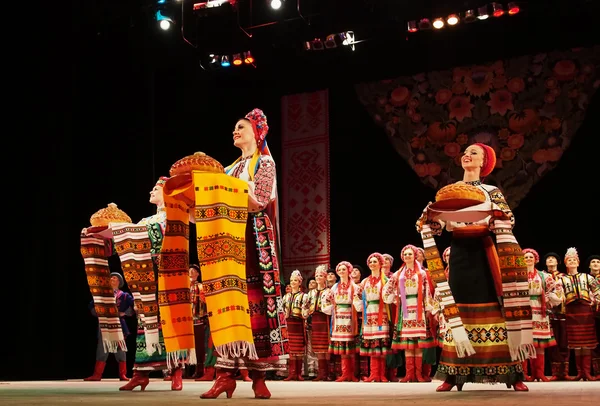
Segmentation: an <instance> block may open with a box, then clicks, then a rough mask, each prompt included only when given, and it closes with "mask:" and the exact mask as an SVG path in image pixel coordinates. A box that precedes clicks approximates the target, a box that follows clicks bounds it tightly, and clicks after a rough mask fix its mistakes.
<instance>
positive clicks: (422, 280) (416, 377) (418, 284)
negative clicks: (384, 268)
mask: <svg viewBox="0 0 600 406" xmlns="http://www.w3.org/2000/svg"><path fill="white" fill-rule="evenodd" d="M400 257H401V258H402V260H403V264H402V266H401V267H400V269H399V270H398V271H396V272H395V273H394V274H393V276H392V277H391V278H390V279H389V280H388V281H387V283H386V284H385V286H384V288H383V301H384V302H385V303H389V304H391V303H397V305H398V313H397V315H396V319H395V320H394V323H393V326H394V334H393V338H392V349H393V350H403V351H404V358H405V360H406V361H405V364H406V376H405V377H404V378H402V379H400V382H417V381H418V382H426V381H428V379H425V378H424V377H423V370H422V366H423V349H425V348H435V346H436V345H437V343H436V341H435V339H434V337H433V336H432V335H431V330H430V328H429V321H430V318H429V314H428V313H429V309H430V308H431V305H430V304H431V302H432V299H433V298H432V295H431V290H430V289H429V283H430V282H429V280H428V278H427V275H426V273H425V271H424V270H423V269H422V268H421V263H419V261H417V247H415V246H414V245H407V246H406V247H404V248H403V249H402V251H401V253H400ZM427 378H429V377H427Z"/></svg>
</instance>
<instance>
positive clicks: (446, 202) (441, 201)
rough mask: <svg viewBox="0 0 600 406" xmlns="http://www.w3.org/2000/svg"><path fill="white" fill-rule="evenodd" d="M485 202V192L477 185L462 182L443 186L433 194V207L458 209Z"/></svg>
mask: <svg viewBox="0 0 600 406" xmlns="http://www.w3.org/2000/svg"><path fill="white" fill-rule="evenodd" d="M484 202H485V193H484V192H483V190H481V189H480V188H478V187H477V186H472V185H469V184H466V183H463V182H457V183H453V184H451V185H447V186H444V187H443V188H441V189H440V190H438V192H437V193H436V195H435V203H434V204H433V205H434V206H435V207H434V208H435V209H440V210H460V209H464V208H466V207H470V206H474V205H476V204H479V203H484Z"/></svg>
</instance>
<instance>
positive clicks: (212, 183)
mask: <svg viewBox="0 0 600 406" xmlns="http://www.w3.org/2000/svg"><path fill="white" fill-rule="evenodd" d="M193 181H194V186H195V188H194V190H195V202H196V207H195V219H196V232H197V234H196V235H197V241H196V244H197V249H198V261H199V263H200V266H201V269H202V283H203V289H204V294H205V296H206V308H207V312H208V322H209V325H210V329H211V336H212V340H213V343H214V346H215V349H216V350H217V352H218V353H219V354H220V355H221V356H223V357H226V358H236V357H248V358H249V359H257V358H258V356H257V354H256V347H255V345H254V340H253V336H252V326H251V323H250V308H249V305H248V291H247V283H246V237H245V234H246V222H247V219H248V209H247V208H248V190H247V183H246V182H244V181H242V180H239V179H237V178H234V177H231V176H228V175H224V174H209V173H200V172H194V174H193Z"/></svg>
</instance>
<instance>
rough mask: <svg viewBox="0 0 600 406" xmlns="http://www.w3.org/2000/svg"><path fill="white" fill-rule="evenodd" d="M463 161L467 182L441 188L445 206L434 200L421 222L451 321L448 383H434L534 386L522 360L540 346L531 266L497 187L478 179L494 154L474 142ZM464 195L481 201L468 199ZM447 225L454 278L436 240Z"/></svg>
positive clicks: (444, 362)
mask: <svg viewBox="0 0 600 406" xmlns="http://www.w3.org/2000/svg"><path fill="white" fill-rule="evenodd" d="M461 164H462V167H463V169H464V176H463V181H462V182H457V183H455V184H452V185H448V186H446V187H444V188H442V189H441V190H440V191H438V193H437V194H436V203H438V200H439V201H444V200H445V199H448V201H447V202H446V203H445V205H442V208H440V207H439V205H432V204H431V203H430V204H428V205H427V207H426V208H425V210H424V211H423V215H422V216H421V218H420V219H419V220H418V222H417V230H418V231H419V232H420V233H421V237H422V239H423V246H424V247H425V257H426V259H427V264H428V270H429V273H430V274H431V278H432V280H433V282H434V283H435V284H436V285H437V287H438V288H439V289H440V294H441V295H442V300H443V301H444V310H443V311H444V317H445V318H446V320H447V321H448V326H449V331H448V333H447V334H446V340H445V341H444V348H443V350H442V354H441V357H440V361H439V365H438V368H437V373H436V378H437V379H442V380H444V383H443V384H442V385H440V386H439V387H438V388H437V389H436V390H437V391H438V392H447V391H450V390H451V389H452V388H453V387H454V386H457V388H458V390H462V386H463V385H464V383H466V382H476V383H483V382H502V383H505V384H506V385H507V387H509V388H510V387H511V386H513V387H514V389H515V390H516V391H528V388H527V386H526V385H525V384H524V383H523V379H524V376H523V367H522V361H524V360H526V359H528V358H531V357H535V348H534V346H533V336H532V331H531V329H532V320H531V308H530V306H529V289H528V286H527V269H526V267H525V263H524V259H523V253H522V251H521V248H520V247H519V244H518V242H517V240H516V238H515V237H514V235H513V234H512V228H513V226H514V216H513V214H512V211H511V210H510V207H509V206H508V204H507V203H506V200H505V199H504V196H503V195H502V193H501V192H500V190H499V189H498V188H497V187H495V186H492V185H486V184H483V183H482V182H481V180H480V178H484V177H485V176H487V175H489V174H490V173H491V172H492V170H493V169H494V167H495V164H496V154H495V152H494V150H493V148H491V147H489V146H487V145H485V144H480V143H477V144H473V145H470V146H469V147H467V148H466V150H465V153H464V155H463V156H462V157H461ZM443 192H445V193H443ZM465 196H468V197H469V198H470V200H474V201H476V202H477V204H475V205H468V206H467V207H464V206H462V202H463V201H464V200H463V199H464V198H465ZM438 197H439V198H438ZM444 227H445V228H446V229H447V230H448V231H451V232H452V244H451V247H452V248H451V250H452V254H451V255H450V270H451V272H449V277H448V278H447V277H446V274H445V272H444V266H443V265H442V260H441V258H440V255H439V252H438V250H437V247H436V243H435V240H434V236H435V235H439V234H441V232H442V229H443V228H444ZM490 232H491V233H493V234H494V235H495V236H496V244H494V242H493V240H492V238H491V236H490ZM496 245H497V247H496ZM483 331H486V332H487V333H489V334H492V335H491V336H489V335H488V334H482V332H483Z"/></svg>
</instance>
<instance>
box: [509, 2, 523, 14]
mask: <svg viewBox="0 0 600 406" xmlns="http://www.w3.org/2000/svg"><path fill="white" fill-rule="evenodd" d="M519 11H521V8H520V7H519V5H518V4H517V3H516V2H514V1H511V2H510V3H508V14H510V15H511V16H513V15H515V14H517V13H518V12H519Z"/></svg>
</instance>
